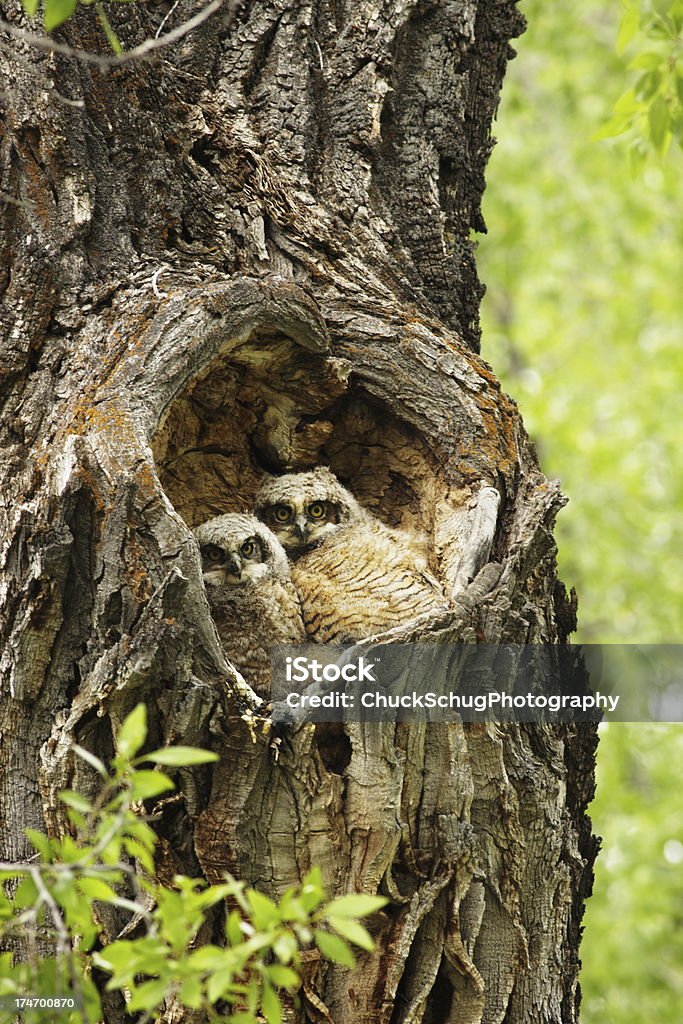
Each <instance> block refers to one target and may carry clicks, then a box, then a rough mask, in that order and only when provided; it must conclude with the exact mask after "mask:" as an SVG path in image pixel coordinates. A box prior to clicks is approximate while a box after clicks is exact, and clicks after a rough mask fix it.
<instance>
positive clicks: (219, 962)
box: [187, 945, 227, 971]
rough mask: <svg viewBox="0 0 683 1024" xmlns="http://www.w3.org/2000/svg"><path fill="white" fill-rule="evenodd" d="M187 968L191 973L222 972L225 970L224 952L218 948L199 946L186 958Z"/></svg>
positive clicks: (225, 958) (225, 959)
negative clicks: (190, 969)
mask: <svg viewBox="0 0 683 1024" xmlns="http://www.w3.org/2000/svg"><path fill="white" fill-rule="evenodd" d="M187 963H188V966H189V967H191V968H192V970H193V971H223V970H225V968H226V964H227V956H226V951H225V950H224V949H221V948H220V946H211V945H209V946H201V947H200V948H199V949H193V950H192V952H191V953H189V954H188V956H187Z"/></svg>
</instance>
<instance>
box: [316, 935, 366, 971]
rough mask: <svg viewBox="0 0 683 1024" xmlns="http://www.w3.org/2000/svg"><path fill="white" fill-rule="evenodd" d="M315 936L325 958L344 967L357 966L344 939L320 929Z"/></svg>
mask: <svg viewBox="0 0 683 1024" xmlns="http://www.w3.org/2000/svg"><path fill="white" fill-rule="evenodd" d="M314 934H315V944H316V946H317V947H318V949H319V950H320V952H321V953H322V955H323V956H324V957H326V958H327V959H328V960H332V961H333V962H334V963H336V964H342V965H343V966H344V967H355V966H356V960H355V957H354V955H353V953H352V952H351V950H350V949H349V947H348V946H347V944H346V943H345V942H344V940H343V939H340V938H339V937H338V936H337V935H330V933H329V932H323V931H320V930H319V929H317V930H316V931H315V933H314Z"/></svg>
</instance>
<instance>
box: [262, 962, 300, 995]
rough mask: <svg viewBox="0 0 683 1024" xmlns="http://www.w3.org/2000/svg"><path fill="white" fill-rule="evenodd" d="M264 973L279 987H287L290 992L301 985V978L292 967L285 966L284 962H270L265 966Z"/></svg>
mask: <svg viewBox="0 0 683 1024" xmlns="http://www.w3.org/2000/svg"><path fill="white" fill-rule="evenodd" d="M263 973H264V974H265V975H266V977H267V978H268V980H269V981H270V982H271V983H272V984H273V985H276V986H277V987H278V988H286V989H288V990H289V991H290V992H294V991H296V989H298V988H299V986H300V985H301V978H300V977H299V975H298V974H297V973H296V971H293V970H292V969H291V967H283V966H282V964H269V965H268V966H267V967H264V968H263Z"/></svg>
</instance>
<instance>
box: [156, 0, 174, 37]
mask: <svg viewBox="0 0 683 1024" xmlns="http://www.w3.org/2000/svg"><path fill="white" fill-rule="evenodd" d="M179 3H180V0H175V3H174V4H173V7H171V9H170V10H169V11H166V14H165V15H164V16H163V18H162V19H161V24H160V25H159V28H158V29H157V30H156V32H155V33H154V38H155V39H158V38H159V36H160V35H161V30H162V28H163V27H164V25H165V24H166V22H167V21H168V19H169V18H170V17H171V16H172V14H173V13H174V11H175V9H176V7H177V6H178V4H179Z"/></svg>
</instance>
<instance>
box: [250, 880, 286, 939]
mask: <svg viewBox="0 0 683 1024" xmlns="http://www.w3.org/2000/svg"><path fill="white" fill-rule="evenodd" d="M247 899H248V900H249V906H250V908H251V915H250V916H251V920H252V921H253V923H254V927H255V928H256V929H257V931H263V930H265V929H266V928H268V927H269V926H270V925H273V924H279V923H280V920H281V918H280V911H279V909H278V907H277V904H276V903H273V901H272V900H271V899H269V897H268V896H264V895H263V893H262V892H257V890H256V889H250V890H249V892H248V893H247Z"/></svg>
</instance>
